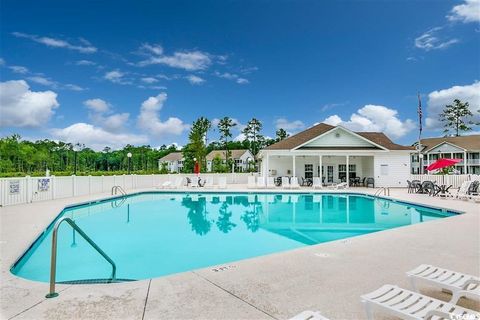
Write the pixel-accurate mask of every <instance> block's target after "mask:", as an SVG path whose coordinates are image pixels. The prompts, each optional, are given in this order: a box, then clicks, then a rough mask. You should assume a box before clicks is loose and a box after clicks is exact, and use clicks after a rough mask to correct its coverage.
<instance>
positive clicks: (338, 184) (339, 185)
mask: <svg viewBox="0 0 480 320" xmlns="http://www.w3.org/2000/svg"><path fill="white" fill-rule="evenodd" d="M332 187H333V188H334V189H336V190H338V189H345V188H347V183H346V182H340V183H337V184H334V185H333V186H332Z"/></svg>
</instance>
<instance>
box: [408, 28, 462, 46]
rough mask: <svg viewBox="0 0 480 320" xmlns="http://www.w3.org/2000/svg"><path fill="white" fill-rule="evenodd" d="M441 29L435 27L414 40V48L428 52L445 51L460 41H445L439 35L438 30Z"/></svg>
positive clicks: (445, 39) (454, 39)
mask: <svg viewBox="0 0 480 320" xmlns="http://www.w3.org/2000/svg"><path fill="white" fill-rule="evenodd" d="M442 29H443V28H442V27H436V28H432V29H430V30H428V31H427V32H425V33H424V34H422V35H421V36H419V37H417V38H416V39H415V47H417V48H419V49H422V50H425V51H430V50H439V49H446V48H448V47H450V46H451V45H453V44H455V43H458V42H459V41H460V40H458V39H456V38H452V39H447V38H445V37H443V36H441V35H440V30H442Z"/></svg>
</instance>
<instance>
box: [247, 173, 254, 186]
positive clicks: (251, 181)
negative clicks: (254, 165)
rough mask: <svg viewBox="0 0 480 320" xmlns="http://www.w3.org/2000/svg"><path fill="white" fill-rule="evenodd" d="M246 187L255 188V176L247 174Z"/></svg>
mask: <svg viewBox="0 0 480 320" xmlns="http://www.w3.org/2000/svg"><path fill="white" fill-rule="evenodd" d="M247 181H248V183H247V188H248V189H254V188H255V176H248V178H247Z"/></svg>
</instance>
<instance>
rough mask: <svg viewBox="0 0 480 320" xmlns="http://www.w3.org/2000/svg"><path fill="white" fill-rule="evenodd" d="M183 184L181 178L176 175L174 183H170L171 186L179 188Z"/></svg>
mask: <svg viewBox="0 0 480 320" xmlns="http://www.w3.org/2000/svg"><path fill="white" fill-rule="evenodd" d="M182 184H183V178H181V177H178V178H176V179H175V183H174V184H173V185H172V188H175V189H179V188H181V187H182Z"/></svg>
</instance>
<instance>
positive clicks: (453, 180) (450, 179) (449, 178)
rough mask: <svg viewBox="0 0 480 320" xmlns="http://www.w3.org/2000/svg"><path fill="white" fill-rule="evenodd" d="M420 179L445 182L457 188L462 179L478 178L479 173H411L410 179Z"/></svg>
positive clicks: (437, 182)
mask: <svg viewBox="0 0 480 320" xmlns="http://www.w3.org/2000/svg"><path fill="white" fill-rule="evenodd" d="M412 180H420V181H421V182H423V181H432V182H435V183H436V184H446V185H452V186H453V188H458V187H460V186H461V185H462V183H463V182H464V181H469V180H472V181H473V180H479V181H480V175H475V174H458V175H438V174H411V175H410V181H412Z"/></svg>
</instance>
